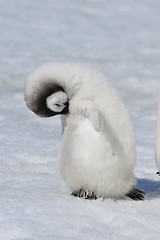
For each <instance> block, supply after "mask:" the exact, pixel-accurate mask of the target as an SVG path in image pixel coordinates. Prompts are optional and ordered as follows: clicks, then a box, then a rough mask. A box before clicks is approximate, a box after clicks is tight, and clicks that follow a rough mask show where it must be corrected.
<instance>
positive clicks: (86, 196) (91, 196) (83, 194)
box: [71, 188, 100, 200]
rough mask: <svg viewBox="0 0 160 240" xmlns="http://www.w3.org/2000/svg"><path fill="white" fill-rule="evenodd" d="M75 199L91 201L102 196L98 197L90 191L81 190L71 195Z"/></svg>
mask: <svg viewBox="0 0 160 240" xmlns="http://www.w3.org/2000/svg"><path fill="white" fill-rule="evenodd" d="M71 195H73V196H74V197H79V198H84V199H89V200H93V199H94V200H96V199H97V198H100V196H96V194H95V193H94V192H92V191H89V190H84V189H83V188H81V189H80V190H77V191H74V192H72V193H71Z"/></svg>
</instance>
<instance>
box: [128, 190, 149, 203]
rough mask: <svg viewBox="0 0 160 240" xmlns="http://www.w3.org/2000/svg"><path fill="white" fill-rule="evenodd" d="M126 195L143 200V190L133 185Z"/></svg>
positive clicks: (136, 199)
mask: <svg viewBox="0 0 160 240" xmlns="http://www.w3.org/2000/svg"><path fill="white" fill-rule="evenodd" d="M126 196H127V197H129V198H131V199H133V200H135V201H139V200H144V196H145V192H143V191H141V190H139V189H137V188H135V187H134V188H132V190H131V191H130V192H129V193H127V194H126Z"/></svg>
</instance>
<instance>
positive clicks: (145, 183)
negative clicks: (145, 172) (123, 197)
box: [137, 178, 160, 200]
mask: <svg viewBox="0 0 160 240" xmlns="http://www.w3.org/2000/svg"><path fill="white" fill-rule="evenodd" d="M159 180H160V179H159ZM137 188H139V189H142V190H143V191H144V192H145V193H146V195H145V199H144V200H150V199H153V198H160V181H158V180H157V181H155V180H151V179H146V178H140V179H137Z"/></svg>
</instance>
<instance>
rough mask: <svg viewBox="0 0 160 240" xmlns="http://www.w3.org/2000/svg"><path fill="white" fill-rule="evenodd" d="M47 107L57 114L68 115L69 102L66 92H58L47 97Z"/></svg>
mask: <svg viewBox="0 0 160 240" xmlns="http://www.w3.org/2000/svg"><path fill="white" fill-rule="evenodd" d="M46 103H47V107H48V108H49V109H50V110H51V111H53V112H55V113H56V114H66V113H68V108H69V102H68V97H67V94H66V93H65V92H64V91H58V92H55V93H53V94H52V95H50V96H49V97H47V99H46Z"/></svg>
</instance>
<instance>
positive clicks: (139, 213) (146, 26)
mask: <svg viewBox="0 0 160 240" xmlns="http://www.w3.org/2000/svg"><path fill="white" fill-rule="evenodd" d="M49 61H67V62H79V63H84V64H87V65H89V66H91V67H92V68H94V69H96V70H97V71H99V72H102V73H103V74H104V75H105V76H107V78H108V79H109V80H110V82H111V83H112V84H113V86H114V87H115V88H116V89H117V90H118V91H119V92H120V94H121V96H122V98H123V100H124V102H125V103H126V105H127V107H128V109H129V111H130V114H131V117H132V120H133V125H134V129H135V134H136V144H137V163H136V167H135V175H136V176H137V187H138V188H140V189H141V190H144V191H145V192H146V198H145V200H144V201H139V202H135V201H132V200H130V199H127V200H119V201H113V200H111V199H106V200H102V199H99V200H93V201H89V200H84V199H78V198H74V197H73V196H71V195H70V190H69V189H68V188H67V186H66V185H65V183H64V181H63V179H62V178H61V176H60V173H59V169H58V161H57V155H58V144H59V140H60V136H61V124H60V119H59V117H53V118H49V119H42V118H39V117H38V116H36V115H35V114H33V113H32V112H31V111H29V110H28V109H27V107H26V105H25V102H24V96H23V88H24V83H25V80H26V78H27V76H28V74H29V73H30V72H31V71H32V70H33V69H34V68H35V67H36V66H38V65H40V64H42V63H44V62H49ZM159 92H160V1H159V0H121V1H119V0H77V1H76V0H45V1H43V0H12V1H9V0H0V239H1V240H41V239H44V240H75V239H78V240H128V239H129V240H135V239H138V240H142V239H144V240H149V239H150V240H153V239H160V227H159V224H160V211H159V209H160V177H159V176H158V175H156V171H157V168H156V165H155V157H154V144H155V131H156V116H157V104H158V98H159Z"/></svg>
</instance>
